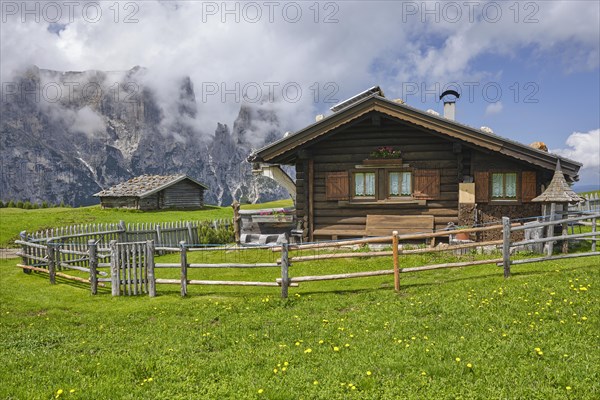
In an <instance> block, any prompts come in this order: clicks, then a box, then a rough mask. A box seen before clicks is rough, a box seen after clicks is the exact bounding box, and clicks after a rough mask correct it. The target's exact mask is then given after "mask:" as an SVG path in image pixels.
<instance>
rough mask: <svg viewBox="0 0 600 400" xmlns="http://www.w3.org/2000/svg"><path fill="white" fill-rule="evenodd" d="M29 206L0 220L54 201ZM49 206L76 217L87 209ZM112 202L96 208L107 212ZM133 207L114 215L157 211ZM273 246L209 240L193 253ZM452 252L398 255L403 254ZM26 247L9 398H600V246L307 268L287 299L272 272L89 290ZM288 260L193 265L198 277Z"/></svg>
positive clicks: (7, 286) (1, 267) (237, 258)
mask: <svg viewBox="0 0 600 400" xmlns="http://www.w3.org/2000/svg"><path fill="white" fill-rule="evenodd" d="M84 210H85V209H84ZM0 211H1V212H2V213H1V214H0V215H1V216H2V217H3V218H4V217H5V216H6V215H7V213H6V209H2V210H0ZM19 211H21V212H22V213H23V212H24V213H27V214H22V220H21V223H20V224H18V223H17V222H14V221H13V222H11V223H10V224H8V225H5V221H4V219H3V220H2V234H3V235H4V236H3V237H12V236H15V235H16V233H18V230H20V229H22V228H20V226H23V225H27V226H34V225H35V224H38V225H39V224H47V223H50V222H48V220H44V219H43V218H41V217H39V218H38V216H39V215H40V214H33V213H34V212H36V211H45V210H19ZM52 211H54V212H57V211H58V212H60V213H63V212H64V213H65V214H64V215H63V216H62V217H60V218H65V219H63V221H66V219H67V218H71V217H73V218H76V217H75V216H69V215H68V213H69V212H70V213H75V212H78V211H80V209H69V210H65V211H63V210H54V209H53V210H52ZM103 211H104V210H99V209H92V210H90V211H89V213H90V214H91V216H95V218H97V219H96V220H95V221H96V222H99V221H98V219H99V218H104V217H106V218H107V219H108V215H109V214H108V213H107V214H103ZM49 212H50V211H49ZM81 212H87V211H81ZM209 212H212V211H211V210H209ZM224 212H225V211H223V213H224ZM29 213H32V214H29ZM98 215H102V217H99V216H98ZM123 215H124V216H125V218H123V217H122V216H121V215H120V214H119V215H118V216H117V215H115V218H116V219H117V220H118V219H125V220H127V221H130V220H132V218H137V217H139V218H140V220H139V222H141V221H142V218H148V219H147V220H146V221H148V220H151V219H150V218H149V215H146V214H145V213H144V214H142V213H135V212H124V214H123ZM156 215H158V214H156ZM160 215H161V216H163V217H164V216H168V217H171V215H170V214H168V213H167V212H163V213H160ZM31 216H35V218H31ZM174 216H175V215H174ZM129 217H132V218H129ZM44 218H45V217H44ZM52 218H58V217H52ZM177 218H178V219H200V218H201V217H200V216H198V217H188V214H186V215H185V216H182V217H180V216H178V215H177ZM73 222H78V223H79V222H81V223H83V222H92V221H85V220H77V219H74V220H73ZM104 222H110V221H104ZM131 222H138V221H136V220H132V221H131ZM307 254H311V253H309V252H307V251H304V252H303V253H302V255H307ZM295 255H299V254H297V253H296V252H292V254H291V256H295ZM278 256H279V254H278V253H272V252H270V251H266V250H262V251H261V250H251V251H245V252H238V253H234V252H230V253H219V254H215V253H211V252H200V253H190V254H189V258H188V261H189V262H192V263H193V262H203V261H205V262H258V261H274V260H275V259H276V258H277V257H278ZM477 257H481V256H480V255H475V254H467V255H464V256H460V259H461V260H465V259H473V258H477ZM493 257H496V255H493ZM176 260H178V256H177V255H176V254H171V255H165V256H161V257H158V258H157V260H156V261H157V262H176ZM453 260H455V256H448V255H441V254H438V255H429V256H425V255H418V256H417V255H414V256H401V266H403V267H407V266H415V265H424V264H430V263H432V262H433V263H437V262H446V261H453ZM18 262H19V259H10V258H9V259H3V260H0V357H1V360H2V366H1V367H0V399H26V400H29V399H57V398H58V399H544V400H546V399H598V398H600V352H599V351H598V349H599V348H600V301H599V300H600V295H599V293H600V292H599V290H598V289H599V287H600V268H599V266H600V257H587V258H579V259H570V260H556V261H550V262H544V263H535V264H525V265H517V266H513V267H512V271H513V275H512V277H511V278H509V279H504V278H503V276H502V268H500V267H496V266H494V265H481V266H474V267H468V268H460V269H448V270H432V271H424V272H419V273H407V274H402V275H401V291H400V293H394V290H393V278H392V276H379V277H371V278H361V279H351V280H339V281H326V282H311V283H303V284H301V285H300V286H299V287H297V288H290V297H289V299H286V300H283V299H280V298H279V296H280V295H279V289H278V288H275V287H274V288H269V287H260V288H258V287H217V286H192V285H190V286H188V296H187V297H186V298H181V297H180V295H179V290H180V289H179V286H178V285H158V286H157V292H158V295H157V297H156V298H149V297H147V296H137V297H133V296H131V297H114V298H113V297H112V296H111V295H110V288H100V290H99V293H98V295H96V296H92V295H91V294H90V292H89V287H88V286H87V285H83V284H77V283H73V282H71V281H66V280H64V279H61V278H57V284H56V285H50V283H49V282H48V277H47V275H42V274H37V273H33V274H29V275H27V274H24V273H23V272H22V271H21V270H20V269H19V268H17V267H16V266H15V265H16V264H17V263H18ZM390 268H391V260H390V258H371V259H368V258H358V259H351V260H350V259H334V260H321V261H316V262H310V263H297V264H295V265H292V266H291V267H290V276H292V277H293V276H300V275H313V274H315V275H316V274H328V273H341V272H353V271H366V270H378V269H390ZM78 273H79V272H77V271H74V273H73V274H74V275H76V274H78ZM158 276H159V277H171V278H177V277H178V276H179V272H178V270H177V269H171V270H167V269H161V270H159V272H158ZM278 276H279V271H278V269H276V268H275V269H268V268H261V269H252V270H243V271H240V270H222V271H215V270H199V269H191V270H190V271H189V278H190V279H239V280H259V281H273V280H274V279H275V278H277V277H278Z"/></svg>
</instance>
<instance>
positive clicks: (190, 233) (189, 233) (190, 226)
mask: <svg viewBox="0 0 600 400" xmlns="http://www.w3.org/2000/svg"><path fill="white" fill-rule="evenodd" d="M185 226H186V228H187V231H188V240H189V241H190V243H192V244H194V243H196V242H197V240H194V233H193V231H192V223H191V222H186V223H185Z"/></svg>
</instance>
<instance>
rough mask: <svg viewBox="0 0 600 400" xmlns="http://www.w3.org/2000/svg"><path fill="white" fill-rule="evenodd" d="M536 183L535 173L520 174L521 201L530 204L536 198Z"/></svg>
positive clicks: (524, 172)
mask: <svg viewBox="0 0 600 400" xmlns="http://www.w3.org/2000/svg"><path fill="white" fill-rule="evenodd" d="M536 189H537V182H536V173H535V171H523V172H521V201H523V202H530V201H531V200H533V198H534V197H535V196H536V193H537V190H536Z"/></svg>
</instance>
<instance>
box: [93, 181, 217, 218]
mask: <svg viewBox="0 0 600 400" xmlns="http://www.w3.org/2000/svg"><path fill="white" fill-rule="evenodd" d="M206 189H208V188H207V187H206V186H205V185H203V184H201V183H200V182H197V181H195V180H194V179H192V178H190V177H189V176H187V175H142V176H137V177H135V178H132V179H130V180H128V181H126V182H122V183H119V184H118V185H116V186H113V187H111V188H108V189H105V190H103V191H101V192H98V193H96V194H94V196H96V197H100V203H101V205H102V208H131V209H137V210H163V209H187V210H191V209H200V208H202V207H204V191H205V190H206Z"/></svg>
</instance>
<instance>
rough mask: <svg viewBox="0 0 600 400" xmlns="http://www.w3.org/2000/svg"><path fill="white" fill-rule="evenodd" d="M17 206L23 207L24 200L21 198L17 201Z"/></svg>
mask: <svg viewBox="0 0 600 400" xmlns="http://www.w3.org/2000/svg"><path fill="white" fill-rule="evenodd" d="M17 208H23V202H22V201H21V200H19V201H17Z"/></svg>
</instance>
